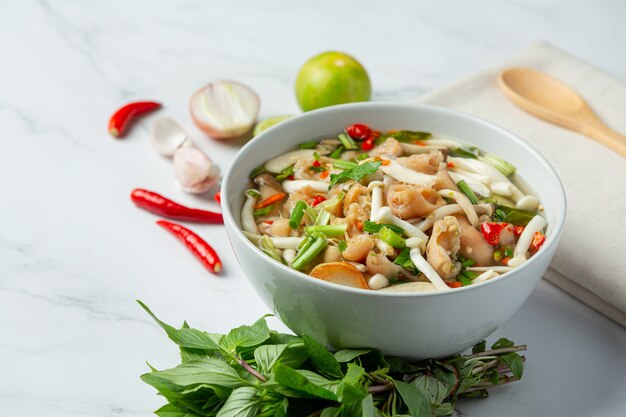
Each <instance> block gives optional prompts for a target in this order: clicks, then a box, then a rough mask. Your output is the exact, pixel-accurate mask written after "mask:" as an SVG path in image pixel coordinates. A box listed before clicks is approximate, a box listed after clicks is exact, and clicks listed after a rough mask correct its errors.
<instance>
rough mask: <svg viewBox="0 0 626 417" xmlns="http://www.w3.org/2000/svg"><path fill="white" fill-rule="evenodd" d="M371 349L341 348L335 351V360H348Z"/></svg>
mask: <svg viewBox="0 0 626 417" xmlns="http://www.w3.org/2000/svg"><path fill="white" fill-rule="evenodd" d="M371 351H372V350H371V349H341V350H338V351H337V352H335V355H334V356H335V359H336V360H337V362H340V363H342V362H350V361H352V360H354V359H355V358H357V357H359V356H361V355H365V354H366V353H370V352H371Z"/></svg>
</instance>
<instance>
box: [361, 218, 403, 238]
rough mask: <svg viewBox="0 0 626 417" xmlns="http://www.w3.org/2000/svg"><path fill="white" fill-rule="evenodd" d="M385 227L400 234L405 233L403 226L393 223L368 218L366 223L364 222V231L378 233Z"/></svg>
mask: <svg viewBox="0 0 626 417" xmlns="http://www.w3.org/2000/svg"><path fill="white" fill-rule="evenodd" d="M383 227H386V228H387V229H390V230H392V231H394V232H396V233H397V234H399V235H402V234H403V233H404V229H403V228H401V227H398V226H394V225H393V224H387V223H374V222H371V221H369V220H366V221H365V223H364V224H363V231H364V232H367V233H378V232H380V229H382V228H383Z"/></svg>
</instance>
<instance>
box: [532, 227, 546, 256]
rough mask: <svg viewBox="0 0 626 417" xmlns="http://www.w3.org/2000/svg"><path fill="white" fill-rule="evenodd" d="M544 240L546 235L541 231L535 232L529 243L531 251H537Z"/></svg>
mask: <svg viewBox="0 0 626 417" xmlns="http://www.w3.org/2000/svg"><path fill="white" fill-rule="evenodd" d="M545 241H546V235H544V234H543V233H541V232H535V234H534V235H533V241H532V243H531V244H530V250H532V251H533V252H537V251H538V250H539V249H541V246H543V243H544V242H545Z"/></svg>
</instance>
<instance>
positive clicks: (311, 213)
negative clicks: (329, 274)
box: [304, 204, 317, 222]
mask: <svg viewBox="0 0 626 417" xmlns="http://www.w3.org/2000/svg"><path fill="white" fill-rule="evenodd" d="M304 214H306V215H307V217H308V218H309V220H311V221H312V222H314V221H315V219H317V210H315V209H314V208H313V207H311V206H309V205H308V204H307V205H306V207H305V208H304Z"/></svg>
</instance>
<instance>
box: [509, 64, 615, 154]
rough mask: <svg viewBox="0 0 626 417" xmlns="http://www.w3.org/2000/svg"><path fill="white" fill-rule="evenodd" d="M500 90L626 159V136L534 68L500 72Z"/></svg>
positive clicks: (581, 99) (524, 106)
mask: <svg viewBox="0 0 626 417" xmlns="http://www.w3.org/2000/svg"><path fill="white" fill-rule="evenodd" d="M498 81H499V84H500V88H502V90H503V91H504V93H505V94H506V95H507V97H509V99H511V101H513V103H515V104H516V105H517V106H519V107H520V108H522V109H523V110H526V111H527V112H528V113H530V114H533V115H535V116H537V117H539V118H541V119H544V120H546V121H548V122H551V123H555V124H557V125H559V126H563V127H565V128H568V129H571V130H574V131H576V132H580V133H582V134H583V135H586V136H589V137H590V138H592V139H594V140H596V141H598V142H600V143H602V144H603V145H605V146H608V147H609V148H611V149H613V150H614V151H615V152H618V153H620V154H621V155H622V156H624V157H626V136H622V135H620V134H619V133H617V132H616V131H614V130H611V129H610V128H609V127H607V126H606V125H605V124H604V123H603V122H602V121H601V120H600V119H599V118H598V116H596V114H595V113H594V112H593V110H591V108H590V107H589V105H588V104H587V103H586V102H585V100H583V98H582V97H581V96H580V95H579V94H578V93H576V91H574V90H573V89H571V88H570V87H569V86H567V85H565V84H563V83H562V82H560V81H559V80H557V79H555V78H552V77H551V76H549V75H547V74H545V73H543V72H540V71H537V70H534V69H531V68H508V69H505V70H503V71H502V72H501V73H500V77H499V80H498Z"/></svg>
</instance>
